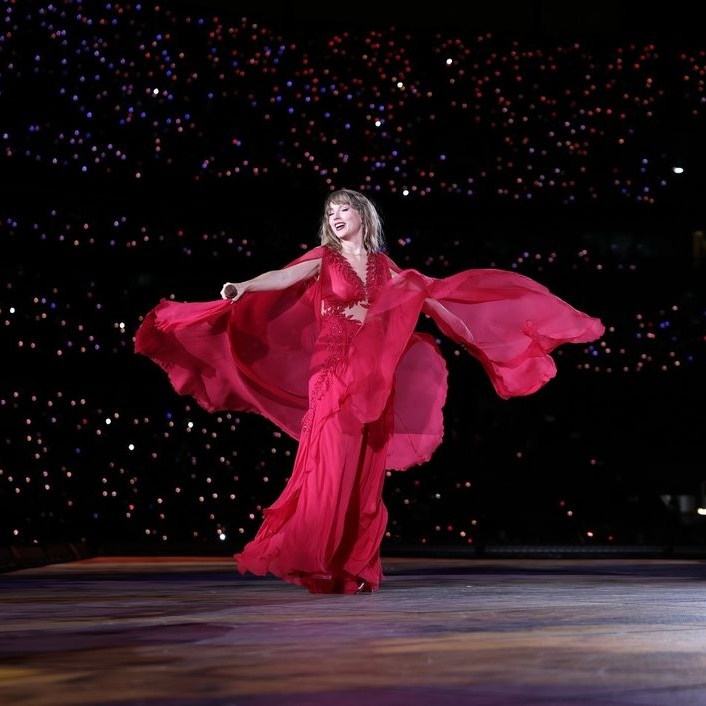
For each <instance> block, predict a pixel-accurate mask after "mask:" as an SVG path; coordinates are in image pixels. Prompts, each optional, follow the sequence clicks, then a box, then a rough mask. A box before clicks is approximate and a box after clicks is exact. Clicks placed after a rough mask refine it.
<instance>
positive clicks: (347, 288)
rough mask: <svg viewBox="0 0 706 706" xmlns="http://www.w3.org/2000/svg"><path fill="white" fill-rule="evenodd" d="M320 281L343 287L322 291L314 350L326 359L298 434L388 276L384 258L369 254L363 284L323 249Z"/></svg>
mask: <svg viewBox="0 0 706 706" xmlns="http://www.w3.org/2000/svg"><path fill="white" fill-rule="evenodd" d="M320 277H324V278H330V280H331V281H333V282H338V283H339V285H340V284H343V286H342V287H340V286H339V287H338V288H336V287H331V288H330V290H331V291H330V292H328V291H325V293H324V295H323V296H322V299H321V328H320V330H319V335H318V338H317V343H316V347H317V349H319V351H320V353H322V352H323V351H322V349H325V351H326V355H325V358H324V360H323V361H322V363H321V364H320V368H319V369H318V371H316V372H315V373H314V374H313V376H312V381H311V384H310V387H309V409H308V411H307V413H306V414H305V415H304V418H303V419H302V431H307V430H308V429H309V428H310V423H311V418H312V416H313V414H314V410H315V408H316V404H317V403H318V402H319V401H320V400H321V398H322V397H323V396H324V395H325V394H326V392H327V390H328V389H329V387H330V385H331V376H332V375H333V374H334V373H335V371H336V369H337V368H338V367H339V366H341V365H344V364H345V361H346V356H347V354H348V349H349V347H350V343H351V340H352V338H353V336H355V335H356V333H357V332H358V330H359V329H360V327H361V326H362V324H363V322H364V321H365V315H366V313H367V310H368V308H369V307H370V305H371V304H372V302H373V301H374V300H375V297H376V295H377V293H378V291H379V289H380V287H381V286H382V285H383V283H384V282H385V280H386V279H389V277H390V273H389V269H388V267H387V265H386V262H385V258H384V257H383V256H382V255H381V254H380V253H376V252H371V253H368V257H367V260H366V263H365V281H363V280H362V279H361V278H360V276H359V275H358V273H357V272H356V271H355V269H353V265H352V264H351V263H350V262H349V261H348V260H347V259H346V257H345V256H344V255H343V254H341V253H339V252H338V251H336V250H333V249H332V248H328V247H326V248H324V254H323V258H322V263H321V275H320ZM324 289H325V290H328V288H324Z"/></svg>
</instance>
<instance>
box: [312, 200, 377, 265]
mask: <svg viewBox="0 0 706 706" xmlns="http://www.w3.org/2000/svg"><path fill="white" fill-rule="evenodd" d="M332 204H337V205H338V204H347V205H348V206H351V207H352V208H354V209H355V210H356V211H358V213H359V214H360V219H361V221H362V222H363V247H364V248H365V249H366V250H367V251H368V252H377V251H379V250H382V248H383V247H384V244H385V243H384V240H383V235H382V219H381V218H380V214H379V213H378V212H377V209H376V208H375V205H374V204H373V202H372V201H371V200H370V199H369V198H368V197H367V196H364V195H363V194H361V193H360V192H359V191H353V190H352V189H339V190H338V191H332V192H331V193H330V194H329V195H328V196H327V197H326V201H325V202H324V212H323V214H322V216H321V225H320V226H319V238H320V239H321V244H322V245H328V246H329V247H331V248H333V249H334V250H338V251H340V250H341V241H340V240H339V239H338V236H337V235H336V234H335V233H334V232H333V230H332V229H331V226H330V225H329V219H328V212H329V208H330V207H331V205H332Z"/></svg>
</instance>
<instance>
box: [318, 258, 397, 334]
mask: <svg viewBox="0 0 706 706" xmlns="http://www.w3.org/2000/svg"><path fill="white" fill-rule="evenodd" d="M323 251H324V253H323V262H322V268H321V276H322V278H323V279H322V291H321V316H322V317H326V316H332V315H335V316H343V317H345V318H347V319H354V320H356V321H358V322H360V323H362V322H363V321H364V320H365V315H366V312H367V309H368V307H369V306H370V304H371V303H372V302H373V301H374V299H375V296H376V294H377V292H378V290H379V289H380V287H381V286H382V285H383V283H384V282H385V281H386V280H387V279H389V278H390V273H389V269H388V267H387V265H386V263H385V258H384V256H383V255H381V254H380V253H368V258H367V261H366V265H365V281H363V280H362V279H361V277H360V275H359V274H358V273H357V272H356V271H355V270H354V269H353V266H352V265H351V263H350V262H349V261H348V260H347V259H346V257H345V256H344V255H343V254H341V253H339V252H337V251H336V250H333V249H332V248H328V247H325V248H323Z"/></svg>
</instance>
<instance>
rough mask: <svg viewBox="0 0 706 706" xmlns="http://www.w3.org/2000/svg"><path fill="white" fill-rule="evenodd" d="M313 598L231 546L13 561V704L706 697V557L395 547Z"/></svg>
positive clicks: (4, 590)
mask: <svg viewBox="0 0 706 706" xmlns="http://www.w3.org/2000/svg"><path fill="white" fill-rule="evenodd" d="M384 566H385V573H386V576H387V578H386V580H385V582H384V583H383V585H382V588H381V590H380V591H379V592H377V593H374V594H358V595H311V594H309V593H307V592H306V591H305V590H303V589H301V588H298V587H295V586H291V585H289V584H285V583H282V582H280V581H278V580H275V579H273V578H265V579H260V578H257V577H243V576H240V575H238V574H237V573H236V572H235V570H234V566H233V564H232V562H231V560H230V559H229V558H224V559H218V558H215V559H214V558H198V557H177V558H175V557H154V558H150V557H148V558H145V557H139V558H137V557H101V558H94V559H87V560H83V561H77V562H73V563H69V564H54V565H49V566H44V567H41V568H32V569H23V570H19V571H14V572H9V573H5V574H0V606H1V609H2V617H1V619H0V703H1V704H3V705H6V706H69V705H70V706H86V705H90V706H101V705H107V704H110V706H127V705H128V704H129V705H131V706H137V705H139V706H269V705H270V704H281V705H296V706H378V705H380V706H398V705H399V706H422V705H424V706H451V705H453V706H457V705H461V704H463V705H465V704H469V705H473V706H490V705H492V706H514V705H516V704H517V705H522V706H525V705H532V706H536V705H538V704H552V705H553V706H572V705H573V704H591V705H594V704H595V705H598V704H602V705H609V704H610V705H615V706H617V705H621V706H622V705H624V704H632V705H635V704H640V705H642V706H655V705H661V704H669V706H686V705H687V704H689V705H691V704H699V705H700V704H704V705H706V562H703V561H694V560H673V561H669V560H644V559H636V560H627V559H606V560H603V559H601V560H599V559H556V560H551V559H527V560H518V559H512V560H503V559H497V560H489V559H485V560H481V559H433V558H417V559H414V558H404V559H402V558H389V559H386V560H385V562H384Z"/></svg>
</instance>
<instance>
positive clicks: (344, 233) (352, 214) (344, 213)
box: [328, 203, 363, 240]
mask: <svg viewBox="0 0 706 706" xmlns="http://www.w3.org/2000/svg"><path fill="white" fill-rule="evenodd" d="M328 224H329V227H330V228H331V230H332V231H333V232H334V233H335V235H336V237H337V238H338V239H339V240H350V239H351V238H353V237H354V236H357V235H362V234H363V219H362V218H361V217H360V213H358V211H356V210H355V209H354V208H353V206H351V205H350V204H347V203H332V204H329V207H328Z"/></svg>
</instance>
